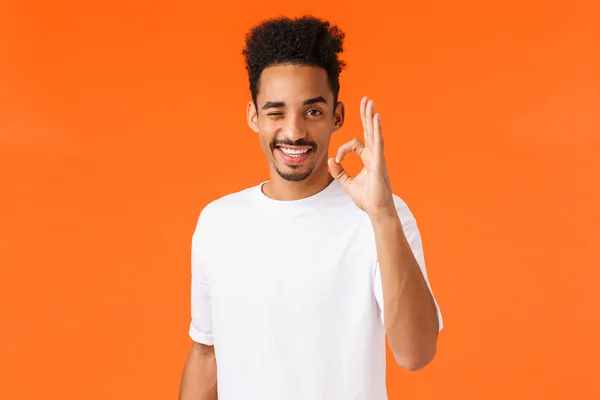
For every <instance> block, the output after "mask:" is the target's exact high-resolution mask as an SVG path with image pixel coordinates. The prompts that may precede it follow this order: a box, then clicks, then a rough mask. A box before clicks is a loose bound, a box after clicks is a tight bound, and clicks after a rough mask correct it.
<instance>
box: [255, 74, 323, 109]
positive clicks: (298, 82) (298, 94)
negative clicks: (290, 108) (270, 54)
mask: <svg viewBox="0 0 600 400" xmlns="http://www.w3.org/2000/svg"><path fill="white" fill-rule="evenodd" d="M317 96H322V97H323V98H325V99H326V100H327V102H328V103H329V104H331V102H332V101H333V93H332V91H331V88H330V87H329V84H328V82H327V72H325V70H324V69H323V68H319V67H313V66H305V65H277V66H271V67H268V68H265V69H264V70H263V72H262V75H261V78H260V85H259V93H258V98H257V100H258V103H260V104H262V103H264V102H267V101H282V102H285V103H286V104H302V102H303V101H304V100H306V99H310V98H314V97H317Z"/></svg>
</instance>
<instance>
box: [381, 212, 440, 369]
mask: <svg viewBox="0 0 600 400" xmlns="http://www.w3.org/2000/svg"><path fill="white" fill-rule="evenodd" d="M371 222H372V224H373V228H374V232H375V240H376V245H377V256H378V260H379V269H380V273H381V282H382V291H383V301H384V320H385V329H386V333H387V336H388V341H389V344H390V347H391V349H392V351H393V353H394V357H395V358H396V362H397V363H398V364H400V365H401V366H402V367H404V368H406V369H410V370H415V369H420V368H422V367H424V366H425V365H427V364H428V363H429V362H430V361H431V360H432V359H433V357H434V355H435V351H436V342H437V336H438V331H439V325H438V324H439V321H438V317H437V309H436V306H435V303H434V300H433V297H432V296H431V293H430V291H429V288H428V287H427V283H426V281H425V278H424V277H423V274H422V272H421V269H420V268H419V265H418V263H417V260H416V259H415V257H414V255H413V253H412V250H411V248H410V246H409V243H408V241H407V239H406V236H405V235H404V231H403V229H402V224H401V221H400V218H399V217H398V216H397V214H391V215H387V216H379V217H373V218H371Z"/></svg>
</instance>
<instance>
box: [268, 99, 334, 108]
mask: <svg viewBox="0 0 600 400" xmlns="http://www.w3.org/2000/svg"><path fill="white" fill-rule="evenodd" d="M316 103H323V104H325V105H327V101H326V100H325V99H324V98H323V96H317V97H313V98H312V99H308V100H304V101H303V102H302V105H303V106H309V105H311V104H316ZM269 108H285V102H283V101H267V102H266V103H265V105H264V106H262V109H263V110H266V109H269Z"/></svg>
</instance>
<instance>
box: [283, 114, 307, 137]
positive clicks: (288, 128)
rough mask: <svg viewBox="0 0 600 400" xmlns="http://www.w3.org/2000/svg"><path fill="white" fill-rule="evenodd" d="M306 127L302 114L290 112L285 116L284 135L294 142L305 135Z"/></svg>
mask: <svg viewBox="0 0 600 400" xmlns="http://www.w3.org/2000/svg"><path fill="white" fill-rule="evenodd" d="M307 134H308V132H307V127H306V122H305V120H304V116H303V115H297V114H291V115H289V117H288V118H287V121H286V123H285V127H284V136H285V137H286V138H287V139H289V140H291V141H292V142H295V141H297V140H300V139H304V138H305V137H306V136H307Z"/></svg>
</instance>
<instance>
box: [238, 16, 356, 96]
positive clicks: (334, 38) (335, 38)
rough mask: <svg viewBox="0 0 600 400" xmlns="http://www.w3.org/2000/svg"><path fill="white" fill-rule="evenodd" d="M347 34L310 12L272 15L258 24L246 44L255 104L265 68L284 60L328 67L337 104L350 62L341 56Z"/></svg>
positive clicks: (247, 65) (247, 64)
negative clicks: (341, 58) (343, 59)
mask: <svg viewBox="0 0 600 400" xmlns="http://www.w3.org/2000/svg"><path fill="white" fill-rule="evenodd" d="M344 37H345V34H344V32H342V30H341V29H340V28H338V27H337V26H336V25H333V24H332V23H330V22H329V21H324V20H322V19H319V18H316V17H313V16H310V15H305V16H302V17H299V18H295V19H293V18H289V17H279V18H272V19H268V20H265V21H262V22H261V23H259V24H258V25H256V26H254V27H253V28H252V29H251V30H250V31H249V32H248V33H247V34H246V47H245V48H244V50H243V51H242V54H243V55H244V58H245V61H246V70H247V71H248V80H249V81H250V92H251V94H252V100H253V101H254V104H255V105H256V98H257V96H258V91H259V86H260V76H261V74H262V71H263V69H265V68H267V67H269V66H273V65H283V64H296V65H310V66H316V67H321V68H323V69H325V71H326V72H327V77H328V82H329V86H330V88H331V90H332V92H333V99H334V105H335V104H337V99H338V95H339V91H340V82H339V76H340V73H341V72H342V69H343V68H344V67H345V65H346V64H345V62H344V61H342V60H340V59H339V58H338V54H339V53H342V52H343V41H344Z"/></svg>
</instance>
